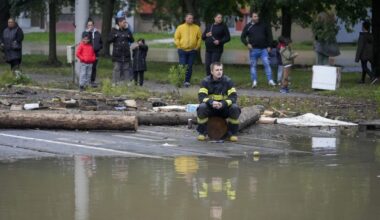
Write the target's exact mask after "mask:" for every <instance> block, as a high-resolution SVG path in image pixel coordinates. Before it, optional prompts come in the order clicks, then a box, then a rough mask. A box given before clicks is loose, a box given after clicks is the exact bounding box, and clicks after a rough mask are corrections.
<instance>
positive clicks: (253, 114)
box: [239, 106, 261, 130]
mask: <svg viewBox="0 0 380 220" xmlns="http://www.w3.org/2000/svg"><path fill="white" fill-rule="evenodd" d="M260 114H261V112H260V110H259V109H258V108H257V107H255V106H251V107H245V108H242V109H241V114H240V117H239V121H240V125H239V130H242V129H244V128H247V127H249V126H251V125H253V124H255V123H256V122H257V121H258V120H259V119H260Z"/></svg>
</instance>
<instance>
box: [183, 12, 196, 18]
mask: <svg viewBox="0 0 380 220" xmlns="http://www.w3.org/2000/svg"><path fill="white" fill-rule="evenodd" d="M189 15H191V16H193V17H194V15H193V13H190V12H189V13H186V15H185V18H186V17H187V16H189Z"/></svg>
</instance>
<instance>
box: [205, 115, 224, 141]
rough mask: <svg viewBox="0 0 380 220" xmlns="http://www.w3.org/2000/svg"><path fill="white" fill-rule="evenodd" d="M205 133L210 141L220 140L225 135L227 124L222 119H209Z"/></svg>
mask: <svg viewBox="0 0 380 220" xmlns="http://www.w3.org/2000/svg"><path fill="white" fill-rule="evenodd" d="M207 133H208V137H209V138H210V139H211V140H220V139H222V138H223V137H224V136H225V135H226V133H227V122H226V119H225V118H222V117H215V116H214V117H209V118H208V121H207Z"/></svg>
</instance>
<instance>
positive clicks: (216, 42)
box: [202, 13, 231, 76]
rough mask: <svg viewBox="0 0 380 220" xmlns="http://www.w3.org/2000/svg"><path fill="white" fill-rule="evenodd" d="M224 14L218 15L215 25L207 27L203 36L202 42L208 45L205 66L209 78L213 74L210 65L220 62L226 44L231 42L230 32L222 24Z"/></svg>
mask: <svg viewBox="0 0 380 220" xmlns="http://www.w3.org/2000/svg"><path fill="white" fill-rule="evenodd" d="M222 19H223V17H222V14H219V13H218V14H216V15H215V17H214V23H213V24H211V25H209V26H207V27H206V29H205V31H204V32H203V34H202V40H204V41H205V44H206V53H205V65H206V73H207V76H209V75H210V74H211V70H210V64H211V63H214V62H220V58H221V56H222V53H223V47H224V44H225V43H227V42H228V41H230V39H231V38H230V31H229V30H228V27H227V25H226V24H224V23H223V22H222Z"/></svg>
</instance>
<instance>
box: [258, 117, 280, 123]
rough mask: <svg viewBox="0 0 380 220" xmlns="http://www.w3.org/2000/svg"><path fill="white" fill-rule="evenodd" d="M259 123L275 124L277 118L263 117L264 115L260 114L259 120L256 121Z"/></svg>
mask: <svg viewBox="0 0 380 220" xmlns="http://www.w3.org/2000/svg"><path fill="white" fill-rule="evenodd" d="M258 123H259V124H276V123H277V119H276V118H271V117H265V116H261V117H260V119H259V121H258Z"/></svg>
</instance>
